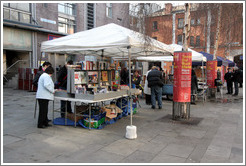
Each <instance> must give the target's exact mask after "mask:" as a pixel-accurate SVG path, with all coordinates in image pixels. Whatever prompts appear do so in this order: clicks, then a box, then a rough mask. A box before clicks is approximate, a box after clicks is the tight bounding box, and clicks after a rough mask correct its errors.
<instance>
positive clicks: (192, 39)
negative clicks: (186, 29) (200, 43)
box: [190, 36, 194, 47]
mask: <svg viewBox="0 0 246 166" xmlns="http://www.w3.org/2000/svg"><path fill="white" fill-rule="evenodd" d="M190 46H193V47H194V36H191V37H190Z"/></svg>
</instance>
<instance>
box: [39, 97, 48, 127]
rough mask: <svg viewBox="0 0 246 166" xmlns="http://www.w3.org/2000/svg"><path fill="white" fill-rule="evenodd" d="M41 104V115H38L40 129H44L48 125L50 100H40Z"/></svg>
mask: <svg viewBox="0 0 246 166" xmlns="http://www.w3.org/2000/svg"><path fill="white" fill-rule="evenodd" d="M38 104H39V114H38V127H42V126H44V125H48V119H47V114H48V106H49V100H46V99H38Z"/></svg>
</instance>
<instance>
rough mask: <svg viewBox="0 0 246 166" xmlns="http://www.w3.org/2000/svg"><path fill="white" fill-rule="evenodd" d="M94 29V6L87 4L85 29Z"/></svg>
mask: <svg viewBox="0 0 246 166" xmlns="http://www.w3.org/2000/svg"><path fill="white" fill-rule="evenodd" d="M92 28H94V4H93V3H88V4H87V29H92Z"/></svg>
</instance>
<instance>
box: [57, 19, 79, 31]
mask: <svg viewBox="0 0 246 166" xmlns="http://www.w3.org/2000/svg"><path fill="white" fill-rule="evenodd" d="M58 21H59V24H58V31H59V32H62V33H68V34H73V33H74V29H75V22H74V21H72V20H68V19H66V18H62V17H58Z"/></svg>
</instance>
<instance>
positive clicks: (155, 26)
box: [153, 21, 158, 30]
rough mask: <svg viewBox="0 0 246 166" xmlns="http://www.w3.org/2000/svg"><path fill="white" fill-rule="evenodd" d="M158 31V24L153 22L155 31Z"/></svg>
mask: <svg viewBox="0 0 246 166" xmlns="http://www.w3.org/2000/svg"><path fill="white" fill-rule="evenodd" d="M157 29H158V22H157V21H153V30H157Z"/></svg>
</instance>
